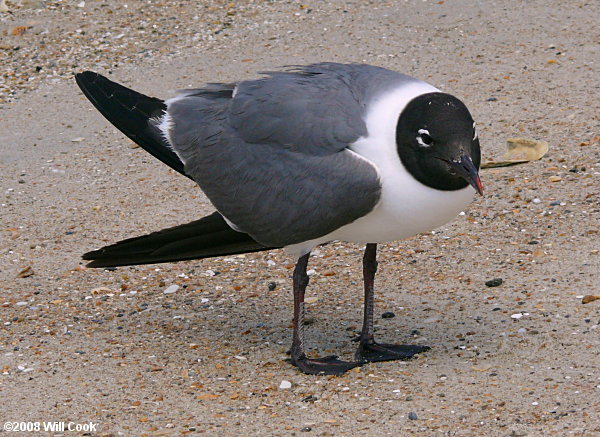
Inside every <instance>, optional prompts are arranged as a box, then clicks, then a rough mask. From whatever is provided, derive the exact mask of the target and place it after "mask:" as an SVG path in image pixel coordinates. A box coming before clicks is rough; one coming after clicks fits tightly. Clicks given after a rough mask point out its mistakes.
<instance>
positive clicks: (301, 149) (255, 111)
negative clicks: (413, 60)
mask: <svg viewBox="0 0 600 437" xmlns="http://www.w3.org/2000/svg"><path fill="white" fill-rule="evenodd" d="M266 74H267V76H266V77H263V78H260V79H257V80H252V81H246V82H241V83H239V84H237V87H236V88H235V97H233V95H234V92H233V89H234V86H233V85H232V84H223V85H221V86H219V85H218V84H211V85H210V86H209V87H207V88H204V89H199V90H190V91H189V92H185V94H184V95H185V96H186V97H185V98H181V99H177V100H174V101H173V102H172V103H170V104H169V107H168V113H169V115H170V116H171V119H172V121H173V127H172V128H171V130H170V137H171V140H172V143H173V147H174V148H175V149H176V151H177V153H178V155H179V156H181V157H182V160H183V161H184V162H185V171H186V173H187V174H189V175H190V176H191V177H192V178H193V179H194V180H195V181H196V182H197V183H198V184H199V185H200V187H201V188H202V190H203V191H204V192H205V193H206V195H207V196H208V198H209V199H210V200H211V202H212V203H213V204H214V205H215V207H216V208H217V210H219V212H221V214H223V216H225V217H226V218H227V219H228V220H229V221H231V222H232V223H233V224H235V225H236V227H238V228H239V229H240V230H241V231H243V232H246V233H248V234H249V235H251V236H252V237H253V238H254V239H255V240H256V241H258V242H260V243H262V244H265V245H270V246H285V245H289V244H295V243H299V242H302V241H306V240H310V239H314V238H318V237H321V236H323V235H326V234H328V233H330V232H332V231H333V230H335V229H337V228H339V227H341V226H343V225H346V224H348V223H351V222H352V221H354V220H356V219H358V218H360V217H362V216H364V215H366V214H367V213H368V212H370V211H371V210H372V209H373V208H374V206H375V205H376V204H377V202H378V200H379V196H380V190H381V186H380V183H379V180H378V175H377V171H376V169H375V168H374V167H373V166H372V165H371V164H370V163H369V162H367V161H365V160H363V159H361V158H359V157H357V156H356V155H355V154H353V153H352V152H350V151H348V150H347V147H348V145H349V144H351V143H353V142H354V141H356V140H357V139H358V138H360V137H361V136H365V135H367V130H366V124H365V111H366V107H367V105H368V103H369V102H370V101H371V100H372V99H375V98H377V96H379V95H380V94H381V93H383V92H384V91H386V90H387V89H389V88H390V87H392V86H397V85H398V83H399V82H401V81H407V80H414V79H412V78H409V77H408V76H403V75H401V74H398V73H395V72H392V71H389V70H385V69H382V68H377V67H372V66H366V65H344V64H333V63H323V64H315V65H310V66H306V67H298V68H296V69H294V70H289V71H286V72H275V73H266ZM348 199H352V201H351V202H349V201H348Z"/></svg>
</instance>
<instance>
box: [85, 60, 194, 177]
mask: <svg viewBox="0 0 600 437" xmlns="http://www.w3.org/2000/svg"><path fill="white" fill-rule="evenodd" d="M75 80H76V81H77V85H79V88H81V91H83V94H85V96H86V97H87V98H88V99H89V101H90V102H92V104H93V105H94V106H95V107H96V109H98V111H100V113H101V114H102V115H104V117H106V119H107V120H108V121H110V122H111V123H112V124H113V125H114V126H115V127H116V128H117V129H119V130H120V131H121V132H123V133H124V134H125V135H127V136H128V137H129V138H130V139H131V140H132V141H134V142H135V143H137V144H139V145H140V146H141V147H142V148H143V149H144V150H146V151H147V152H148V153H150V154H151V155H152V156H154V157H155V158H157V159H159V160H161V161H162V162H164V163H165V164H167V165H168V166H169V167H171V168H172V169H173V170H176V171H178V172H179V173H181V174H182V175H184V176H188V175H186V174H185V171H184V169H183V163H182V162H181V160H180V159H179V157H178V156H177V154H176V153H175V152H174V151H173V150H172V149H171V147H170V146H169V144H168V143H167V141H166V140H165V138H164V137H163V135H162V132H161V131H160V130H159V129H158V127H157V120H159V119H160V118H161V117H162V116H163V115H164V113H165V111H166V109H167V106H166V105H165V102H163V101H162V100H160V99H157V98H156V97H148V96H145V95H143V94H140V93H138V92H137V91H134V90H132V89H129V88H126V87H124V86H123V85H119V84H118V83H116V82H113V81H111V80H108V79H107V78H106V77H104V76H102V75H100V74H98V73H94V72H92V71H84V72H83V73H79V74H76V75H75ZM188 177H189V176H188Z"/></svg>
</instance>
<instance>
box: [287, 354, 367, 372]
mask: <svg viewBox="0 0 600 437" xmlns="http://www.w3.org/2000/svg"><path fill="white" fill-rule="evenodd" d="M290 362H291V363H292V364H293V365H294V366H296V367H297V368H298V369H300V370H301V371H302V372H304V373H307V374H309V375H342V374H344V373H346V372H347V371H348V370H350V369H353V368H355V367H358V366H361V365H362V364H363V362H353V361H341V360H338V358H337V357H336V356H335V355H330V356H327V357H322V358H307V356H306V355H304V354H302V355H301V356H300V357H299V358H293V357H292V358H291V359H290Z"/></svg>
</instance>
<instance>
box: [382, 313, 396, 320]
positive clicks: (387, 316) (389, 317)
mask: <svg viewBox="0 0 600 437" xmlns="http://www.w3.org/2000/svg"><path fill="white" fill-rule="evenodd" d="M394 317H396V314H394V313H393V312H391V311H386V312H385V313H383V314H382V315H381V318H382V319H392V318H394Z"/></svg>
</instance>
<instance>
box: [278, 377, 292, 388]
mask: <svg viewBox="0 0 600 437" xmlns="http://www.w3.org/2000/svg"><path fill="white" fill-rule="evenodd" d="M290 388H292V383H291V382H289V381H286V380H285V379H284V380H283V381H281V384H279V390H289V389H290Z"/></svg>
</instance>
